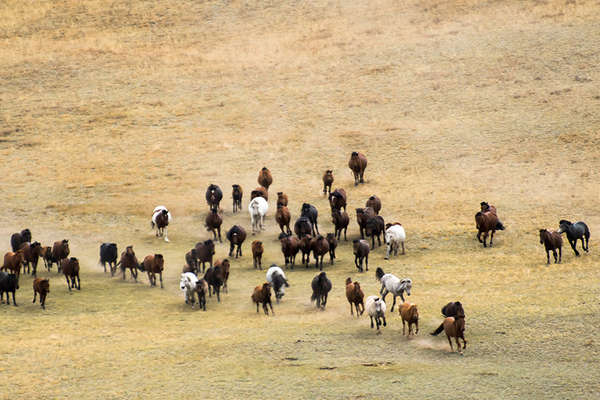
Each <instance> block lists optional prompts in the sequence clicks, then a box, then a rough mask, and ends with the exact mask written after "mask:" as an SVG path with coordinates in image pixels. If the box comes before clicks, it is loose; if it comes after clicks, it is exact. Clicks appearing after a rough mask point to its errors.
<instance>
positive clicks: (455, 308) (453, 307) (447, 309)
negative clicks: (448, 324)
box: [430, 301, 465, 336]
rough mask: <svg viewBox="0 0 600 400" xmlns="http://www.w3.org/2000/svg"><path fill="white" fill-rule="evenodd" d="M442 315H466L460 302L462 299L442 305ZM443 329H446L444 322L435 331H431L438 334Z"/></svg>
mask: <svg viewBox="0 0 600 400" xmlns="http://www.w3.org/2000/svg"><path fill="white" fill-rule="evenodd" d="M442 315H443V316H444V317H456V316H458V315H462V316H463V317H464V316H465V310H464V309H463V306H462V304H461V303H460V301H454V302H450V303H448V304H446V305H445V306H444V307H442ZM443 330H444V323H443V322H442V323H441V324H440V326H438V328H437V329H436V330H435V331H433V332H431V333H430V335H431V336H437V335H438V334H439V333H440V332H441V331H443Z"/></svg>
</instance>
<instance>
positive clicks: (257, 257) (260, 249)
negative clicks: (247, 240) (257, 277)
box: [252, 240, 265, 270]
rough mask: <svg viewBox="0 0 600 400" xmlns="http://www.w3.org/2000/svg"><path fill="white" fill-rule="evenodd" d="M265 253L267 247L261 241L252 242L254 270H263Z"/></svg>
mask: <svg viewBox="0 0 600 400" xmlns="http://www.w3.org/2000/svg"><path fill="white" fill-rule="evenodd" d="M264 251H265V247H264V246H263V243H262V242H261V241H260V240H255V241H253V242H252V260H253V262H254V269H256V268H259V269H261V270H262V255H263V253H264Z"/></svg>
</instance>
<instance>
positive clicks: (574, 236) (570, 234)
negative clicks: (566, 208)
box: [558, 219, 590, 257]
mask: <svg viewBox="0 0 600 400" xmlns="http://www.w3.org/2000/svg"><path fill="white" fill-rule="evenodd" d="M558 226H559V228H558V233H563V232H566V233H567V239H569V244H570V245H571V248H572V249H573V251H574V252H575V255H576V256H577V257H579V252H578V251H577V249H576V247H577V241H578V240H579V239H581V247H582V248H583V250H584V251H585V252H586V253H587V252H588V251H589V241H590V230H589V228H588V226H587V225H586V224H585V222H583V221H578V222H575V223H574V224H572V223H571V222H570V221H567V220H565V219H561V220H560V221H559V222H558ZM584 238H585V243H584V241H583V239H584Z"/></svg>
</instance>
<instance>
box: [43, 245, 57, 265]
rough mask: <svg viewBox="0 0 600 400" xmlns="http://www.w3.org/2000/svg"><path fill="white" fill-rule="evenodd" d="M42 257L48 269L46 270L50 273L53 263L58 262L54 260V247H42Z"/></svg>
mask: <svg viewBox="0 0 600 400" xmlns="http://www.w3.org/2000/svg"><path fill="white" fill-rule="evenodd" d="M40 256H41V257H42V260H44V266H45V267H46V269H47V270H48V271H50V269H52V263H53V262H56V261H55V260H54V259H53V258H52V247H50V246H45V247H42V249H41V250H40Z"/></svg>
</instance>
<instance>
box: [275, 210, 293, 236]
mask: <svg viewBox="0 0 600 400" xmlns="http://www.w3.org/2000/svg"><path fill="white" fill-rule="evenodd" d="M290 219H291V215H290V210H288V208H287V207H286V206H284V205H281V204H278V205H277V212H276V213H275V221H277V224H279V229H281V233H285V232H286V231H284V230H283V227H284V226H285V227H286V230H287V233H292V230H291V229H290Z"/></svg>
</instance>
